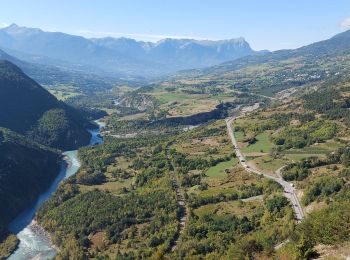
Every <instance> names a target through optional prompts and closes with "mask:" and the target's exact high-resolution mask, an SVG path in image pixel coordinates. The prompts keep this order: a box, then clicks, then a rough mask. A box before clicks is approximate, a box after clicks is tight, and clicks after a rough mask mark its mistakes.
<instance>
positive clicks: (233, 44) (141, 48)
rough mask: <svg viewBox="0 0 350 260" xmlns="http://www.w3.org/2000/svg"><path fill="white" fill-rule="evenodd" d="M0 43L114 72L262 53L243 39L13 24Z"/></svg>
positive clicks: (153, 72) (56, 61)
mask: <svg viewBox="0 0 350 260" xmlns="http://www.w3.org/2000/svg"><path fill="white" fill-rule="evenodd" d="M0 48H1V49H3V50H5V51H6V52H8V53H9V54H11V55H13V56H15V57H18V58H20V59H22V60H25V61H28V62H34V63H42V64H49V65H55V66H59V67H64V68H73V69H75V70H77V69H81V70H85V71H90V72H95V73H99V74H102V73H104V74H108V75H113V76H116V75H117V76H125V75H133V76H135V75H136V76H159V75H162V74H166V73H171V72H175V71H178V70H183V69H192V68H202V67H207V66H212V65H216V64H219V63H222V62H225V61H229V60H234V59H237V58H240V57H243V56H247V55H253V54H257V53H260V52H256V51H254V50H252V48H251V47H250V45H249V44H248V43H247V42H246V41H245V40H244V38H237V39H231V40H220V41H210V40H203V41H200V40H193V39H164V40H161V41H158V42H156V43H152V42H143V41H136V40H133V39H128V38H111V37H107V38H99V39H96V38H94V39H87V38H84V37H81V36H75V35H69V34H65V33H61V32H45V31H43V30H40V29H36V28H27V27H20V26H18V25H16V24H12V25H10V26H8V27H6V28H3V29H1V30H0Z"/></svg>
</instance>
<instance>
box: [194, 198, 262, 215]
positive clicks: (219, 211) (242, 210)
mask: <svg viewBox="0 0 350 260" xmlns="http://www.w3.org/2000/svg"><path fill="white" fill-rule="evenodd" d="M262 203H263V202H262V201H261V200H256V201H249V202H243V203H242V202H240V201H238V200H236V201H228V202H219V203H216V204H208V205H204V206H201V207H199V208H198V209H195V210H194V213H195V214H196V215H197V216H204V215H208V214H210V215H213V214H216V215H227V214H234V215H235V216H239V217H243V216H247V217H249V216H252V215H253V214H254V212H255V210H256V208H257V207H259V206H261V205H262Z"/></svg>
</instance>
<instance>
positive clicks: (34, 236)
mask: <svg viewBox="0 0 350 260" xmlns="http://www.w3.org/2000/svg"><path fill="white" fill-rule="evenodd" d="M95 122H96V123H97V124H98V125H99V128H98V129H95V130H88V131H89V132H90V133H91V140H90V144H89V145H94V144H101V143H102V142H103V139H102V137H101V136H100V128H101V127H104V123H102V122H100V121H98V120H97V121H95ZM77 154H78V151H77V150H74V151H66V152H64V153H63V156H64V159H63V161H62V164H61V170H60V173H59V174H58V176H57V177H56V179H55V180H54V182H53V183H52V184H51V186H50V188H49V189H48V190H47V191H46V192H44V193H43V194H41V195H40V196H39V197H38V199H37V200H36V202H35V203H33V205H31V206H30V207H29V208H28V209H26V210H24V211H23V212H22V213H21V214H19V215H18V216H17V217H16V218H15V219H14V220H13V221H12V222H11V223H10V225H9V229H10V231H11V232H13V233H14V234H16V236H17V237H18V239H19V241H20V242H19V245H18V248H17V250H16V251H15V252H14V253H13V254H12V255H11V256H10V257H9V258H8V259H9V260H27V259H40V260H46V259H52V258H53V257H54V256H55V255H56V253H57V251H56V249H55V247H54V245H53V244H52V243H51V241H50V238H49V237H48V235H47V234H45V232H44V231H43V230H42V228H40V226H38V225H37V224H36V223H35V221H34V216H35V213H36V211H37V210H38V209H39V207H40V206H41V205H42V204H43V203H44V202H45V201H47V200H48V199H49V198H50V197H51V196H52V195H53V193H54V192H55V191H56V190H57V188H58V185H59V183H60V182H61V181H62V180H64V179H66V178H68V177H70V176H72V175H73V174H75V173H76V172H77V171H78V169H79V167H80V163H79V160H78V157H77Z"/></svg>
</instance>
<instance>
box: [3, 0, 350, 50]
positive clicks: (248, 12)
mask: <svg viewBox="0 0 350 260" xmlns="http://www.w3.org/2000/svg"><path fill="white" fill-rule="evenodd" d="M62 14H64V15H62ZM0 17H1V20H0V26H1V27H4V26H6V25H9V24H12V23H16V24H18V25H20V26H26V27H33V28H41V29H43V30H45V31H59V32H64V33H68V34H73V35H79V36H83V37H86V38H101V37H108V36H110V37H114V38H119V37H126V38H132V39H135V40H142V41H151V42H156V41H158V40H161V39H164V38H175V39H179V38H181V39H182V38H186V39H198V40H203V39H207V40H222V39H235V38H239V37H243V38H245V39H246V41H247V42H249V43H250V45H251V47H252V48H253V49H255V50H262V49H268V50H271V51H273V50H278V49H294V48H298V47H301V46H304V45H307V44H310V43H312V42H316V41H320V40H323V39H327V38H329V37H331V36H333V35H335V34H337V33H340V32H342V31H344V30H346V29H349V28H350V2H349V1H345V0H340V1H337V2H335V1H329V0H321V1H317V4H315V3H312V2H311V1H308V2H305V1H302V0H297V1H293V2H287V3H280V2H277V1H274V0H270V1H264V2H263V3H262V2H261V1H254V0H250V1H245V2H244V3H234V2H232V1H227V0H219V1H215V2H206V3H205V4H204V3H203V2H201V1H199V0H192V1H185V0H180V1H166V2H163V1H159V0H152V1H147V2H145V1H139V0H133V1H128V2H125V1H110V0H107V1H104V2H103V4H101V3H97V2H94V1H81V0H78V1H74V2H70V1H67V0H63V1H60V2H59V3H58V2H50V3H49V2H47V1H44V0H39V1H35V3H33V2H31V3H29V2H28V3H27V2H24V3H23V2H21V3H19V1H18V0H14V1H11V2H7V3H6V4H3V5H2V8H1V10H0Z"/></svg>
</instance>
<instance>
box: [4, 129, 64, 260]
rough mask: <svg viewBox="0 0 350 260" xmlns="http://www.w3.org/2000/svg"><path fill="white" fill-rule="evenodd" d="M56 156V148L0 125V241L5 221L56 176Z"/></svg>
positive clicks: (22, 208)
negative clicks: (41, 143)
mask: <svg viewBox="0 0 350 260" xmlns="http://www.w3.org/2000/svg"><path fill="white" fill-rule="evenodd" d="M59 159H60V154H59V153H58V152H57V151H56V150H54V149H51V148H48V147H45V146H42V145H39V144H37V143H34V142H32V141H29V139H26V138H25V137H24V136H22V135H19V134H16V133H15V132H13V131H11V130H9V129H6V128H0V243H1V242H2V239H3V238H4V235H5V234H7V224H8V223H9V222H10V221H11V220H12V219H13V218H14V217H15V216H16V215H17V214H18V213H19V212H21V211H22V210H24V209H25V208H26V207H28V205H29V204H30V203H32V202H33V201H34V200H35V199H36V198H37V196H38V195H39V194H40V193H42V192H43V191H44V190H45V189H47V188H48V187H49V185H50V184H51V182H52V181H53V179H54V178H55V177H56V176H57V174H58V172H59V167H60V166H59V165H60V164H59V162H60V160H59ZM0 257H1V256H0Z"/></svg>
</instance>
